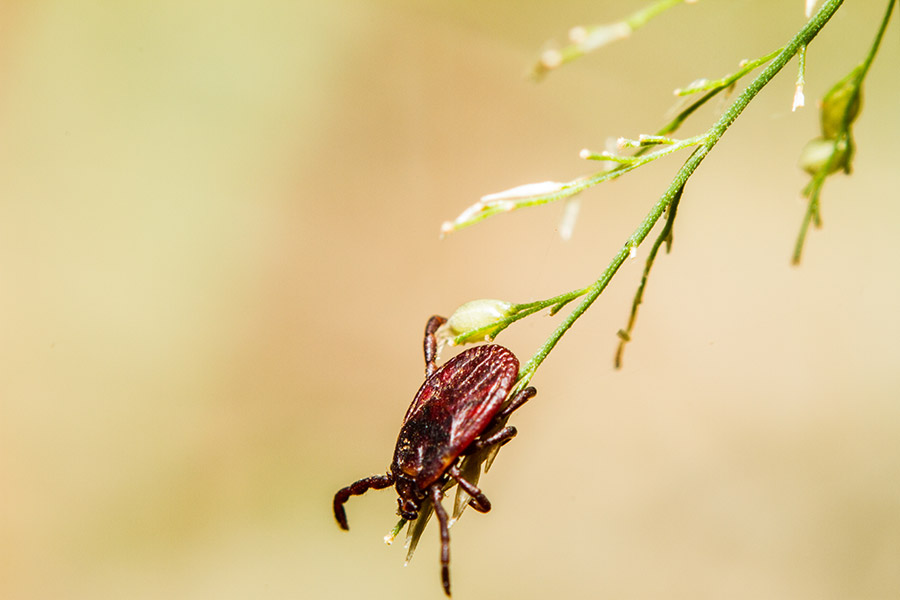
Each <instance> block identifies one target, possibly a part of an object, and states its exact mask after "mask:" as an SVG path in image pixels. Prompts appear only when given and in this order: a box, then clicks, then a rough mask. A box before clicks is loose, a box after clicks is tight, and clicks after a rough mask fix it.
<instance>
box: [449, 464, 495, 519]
mask: <svg viewBox="0 0 900 600" xmlns="http://www.w3.org/2000/svg"><path fill="white" fill-rule="evenodd" d="M447 474H448V475H450V477H452V478H453V479H454V480H455V481H456V483H458V484H459V487H461V488H462V489H463V490H465V492H466V493H467V494H468V495H470V496H471V497H472V499H471V500H469V506H471V507H472V508H474V509H475V510H477V511H478V512H482V513H486V512H488V511H489V510H491V501H490V500H488V499H487V496H485V495H484V492H482V491H481V490H480V489H479V488H478V486H477V485H475V484H474V483H472V482H471V481H469V480H468V479H466V478H465V477H463V475H462V473H460V471H459V467H457V466H456V465H453V466H452V467H450V468H449V469H447Z"/></svg>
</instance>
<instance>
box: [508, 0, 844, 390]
mask: <svg viewBox="0 0 900 600" xmlns="http://www.w3.org/2000/svg"><path fill="white" fill-rule="evenodd" d="M841 4H843V0H826V1H825V2H824V3H823V4H822V7H821V8H820V9H819V11H818V12H817V13H816V14H815V15H814V16H813V17H812V18H811V19H810V20H809V21H808V22H807V24H806V25H805V26H804V27H803V29H801V30H800V31H799V32H798V33H797V35H795V36H794V38H793V39H792V40H791V41H790V42H789V43H788V44H787V45H786V46H785V47H784V49H783V50H782V51H781V52H780V53H779V54H778V56H776V57H775V58H774V59H773V60H772V62H771V63H770V64H769V65H768V66H767V67H766V68H765V69H764V70H763V71H762V72H761V73H760V74H759V75H757V77H756V78H755V79H754V80H753V81H752V82H751V83H750V84H749V85H748V86H747V88H746V89H745V90H744V91H743V92H741V95H740V96H738V97H737V99H736V100H735V101H734V103H732V105H731V106H730V107H729V108H728V110H727V111H726V112H725V113H724V114H723V115H722V117H721V118H720V119H719V120H718V121H717V122H716V123H715V124H714V125H713V126H712V127H711V128H710V129H709V131H707V133H706V134H705V141H704V142H703V143H702V144H700V146H699V147H698V148H697V149H696V150H694V152H693V154H691V156H690V157H689V158H688V159H687V161H686V162H685V163H684V165H682V167H681V169H679V170H678V172H677V173H676V174H675V177H674V178H673V180H672V183H671V184H669V187H668V189H666V191H665V192H664V193H663V195H662V197H661V198H660V199H659V200H658V201H657V202H656V204H655V205H654V206H653V208H652V209H651V210H650V212H649V213H648V214H647V216H646V217H645V218H644V220H643V221H642V222H641V224H640V225H639V226H638V228H637V229H636V230H635V231H634V233H632V234H631V236H629V237H628V239H627V240H626V241H625V244H624V245H623V246H622V248H620V249H619V251H618V252H617V253H616V255H615V256H613V258H612V260H611V261H610V263H609V265H607V267H606V269H605V270H604V271H603V273H602V274H601V275H600V278H599V279H597V281H595V282H594V283H593V284H592V285H591V286H590V287H589V288H588V292H587V294H586V295H585V297H584V299H583V300H582V301H581V302H580V303H579V304H578V306H576V307H575V308H574V309H573V310H572V312H570V313H569V315H568V316H567V317H566V318H565V320H563V322H562V323H560V324H559V326H558V327H557V328H556V330H555V331H554V332H553V333H552V334H551V335H550V337H549V338H548V339H547V341H546V342H544V344H543V345H542V346H541V347H540V348H538V350H537V352H536V353H535V354H534V356H532V357H531V359H529V361H528V362H527V363H526V364H525V365H524V367H523V368H522V370H521V371H520V372H519V381H518V382H517V384H516V388H515V390H514V391H513V393H515V391H518V390H520V389H524V388H525V387H526V386H527V385H528V383H529V382H530V381H531V378H532V377H533V376H534V373H535V371H536V370H537V368H538V367H539V366H540V365H541V363H543V362H544V359H546V358H547V355H548V354H549V353H550V351H551V350H553V348H554V346H556V344H557V343H558V342H559V340H560V339H561V338H562V336H563V335H565V333H566V332H567V331H568V330H569V328H571V327H572V325H573V324H574V323H575V321H577V320H578V318H579V317H581V315H583V314H584V312H585V311H586V310H587V309H588V308H590V306H591V305H592V304H593V303H594V301H595V300H596V299H597V298H598V297H599V296H600V294H601V293H603V290H605V289H606V286H607V285H609V282H610V280H611V279H612V278H613V276H614V275H615V274H616V272H617V271H618V270H619V267H621V266H622V263H624V262H625V259H626V258H628V256H629V254H630V253H631V249H632V248H633V247H636V246H639V245H640V243H641V242H643V241H644V238H646V237H647V235H648V234H649V233H650V230H651V229H653V226H654V225H656V222H657V221H658V220H659V219H660V217H661V216H662V215H663V214H664V213H665V211H666V209H668V207H669V205H670V204H671V203H672V201H673V199H674V198H675V196H676V194H677V193H678V191H679V190H680V189H681V188H683V187H684V185H685V183H686V182H687V180H688V178H689V177H690V176H691V175H692V174H693V173H694V171H695V170H696V169H697V167H698V166H699V165H700V163H701V162H702V161H703V159H704V158H706V155H707V154H709V152H710V150H712V148H713V146H715V145H716V143H717V142H718V141H719V139H721V137H722V135H724V134H725V132H726V131H727V130H728V128H729V127H730V126H731V124H732V123H734V121H735V119H737V118H738V116H739V115H740V114H741V112H743V110H744V109H745V108H746V107H747V105H748V104H750V101H751V100H753V98H754V97H755V96H756V95H757V94H758V93H759V92H760V90H762V89H763V87H765V86H766V85H767V84H768V83H769V82H770V81H771V80H772V78H773V77H775V75H777V74H778V72H779V71H781V69H782V68H784V66H785V65H786V64H787V63H788V62H789V61H790V60H791V59H792V58H793V57H794V55H795V54H797V52H798V51H799V49H800V47H801V46H804V45H807V44H809V42H810V41H812V39H813V38H815V37H816V35H817V34H818V33H819V30H821V29H822V27H823V26H824V25H825V24H826V23H827V22H828V20H829V19H831V17H832V16H833V15H834V13H835V12H836V11H837V10H838V8H840V6H841Z"/></svg>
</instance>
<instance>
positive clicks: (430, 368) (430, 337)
mask: <svg viewBox="0 0 900 600" xmlns="http://www.w3.org/2000/svg"><path fill="white" fill-rule="evenodd" d="M446 322H447V319H445V318H444V317H440V316H438V315H434V316H433V317H431V318H430V319H428V324H427V325H425V342H424V343H423V347H424V348H423V349H424V351H425V378H426V379H428V378H429V377H431V374H432V373H434V371H435V369H436V368H437V367H436V366H435V364H434V362H435V361H436V360H437V340H436V339H434V333H435V332H436V331H437V330H438V327H440V326H441V325H443V324H444V323H446Z"/></svg>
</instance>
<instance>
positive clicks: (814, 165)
mask: <svg viewBox="0 0 900 600" xmlns="http://www.w3.org/2000/svg"><path fill="white" fill-rule="evenodd" d="M835 152H837V153H838V155H837V156H835V158H834V160H833V161H832V163H831V169H829V171H828V172H829V173H834V172H835V171H837V170H839V169H845V170H846V169H847V168H848V166H849V165H848V162H847V161H848V160H849V158H850V155H849V153H848V152H847V144H846V143H838V142H837V140H826V139H822V138H815V139H812V140H809V142H807V144H806V146H804V147H803V150H802V151H801V152H800V168H801V169H803V170H804V171H806V172H807V173H809V174H810V175H815V174H816V173H818V172H819V171H821V170H822V169H824V168H825V165H826V164H827V163H828V160H829V159H830V158H831V155H832V154H834V153H835Z"/></svg>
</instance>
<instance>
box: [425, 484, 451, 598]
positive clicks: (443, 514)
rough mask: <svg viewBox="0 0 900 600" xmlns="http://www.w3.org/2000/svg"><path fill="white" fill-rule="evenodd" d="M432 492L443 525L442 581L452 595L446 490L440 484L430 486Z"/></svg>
mask: <svg viewBox="0 0 900 600" xmlns="http://www.w3.org/2000/svg"><path fill="white" fill-rule="evenodd" d="M428 489H429V491H430V492H431V503H432V504H434V516H436V517H437V520H438V524H439V525H440V526H441V583H443V585H444V593H445V594H447V596H449V595H450V529H449V527H448V525H447V511H445V510H444V505H443V504H441V500H442V499H443V498H444V492H442V491H441V486H440V485H438V484H436V483H435V484H434V485H432V486H431V487H430V488H428Z"/></svg>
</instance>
